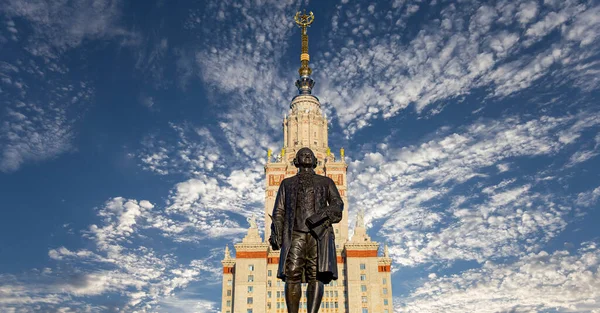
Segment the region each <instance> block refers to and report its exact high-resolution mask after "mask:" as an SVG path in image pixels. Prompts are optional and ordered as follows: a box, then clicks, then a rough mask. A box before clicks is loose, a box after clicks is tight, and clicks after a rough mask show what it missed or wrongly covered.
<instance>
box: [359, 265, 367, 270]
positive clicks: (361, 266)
mask: <svg viewBox="0 0 600 313" xmlns="http://www.w3.org/2000/svg"><path fill="white" fill-rule="evenodd" d="M360 269H361V270H363V271H364V270H365V269H367V265H366V264H365V263H360Z"/></svg>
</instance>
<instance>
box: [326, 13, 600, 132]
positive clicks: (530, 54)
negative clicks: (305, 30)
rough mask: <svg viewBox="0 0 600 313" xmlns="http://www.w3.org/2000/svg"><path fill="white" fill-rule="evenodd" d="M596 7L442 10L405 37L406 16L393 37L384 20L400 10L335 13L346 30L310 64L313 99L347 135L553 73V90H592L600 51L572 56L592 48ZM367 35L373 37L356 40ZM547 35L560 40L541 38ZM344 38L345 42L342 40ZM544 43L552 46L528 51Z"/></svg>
mask: <svg viewBox="0 0 600 313" xmlns="http://www.w3.org/2000/svg"><path fill="white" fill-rule="evenodd" d="M401 2H402V3H401V4H400V6H402V5H403V4H404V1H401ZM550 7H551V8H550ZM598 9H599V7H598V6H592V5H591V4H589V5H586V4H578V3H573V2H569V1H565V2H561V3H557V4H556V5H554V4H551V3H544V5H543V6H542V5H541V4H537V3H536V2H533V1H516V2H515V1H511V2H507V1H498V2H497V3H496V5H495V6H490V5H485V4H482V3H479V2H464V3H459V4H458V3H452V4H446V5H443V8H442V11H441V16H440V18H439V19H436V20H428V21H427V22H426V23H427V24H426V25H425V24H424V25H420V26H422V28H421V30H420V31H419V32H417V33H416V35H415V36H414V37H410V38H406V35H404V33H406V29H405V27H406V23H405V19H406V18H407V17H404V16H403V17H402V18H400V20H399V23H397V26H398V28H397V29H396V28H394V27H392V28H390V25H389V23H386V22H385V21H386V19H387V17H388V16H398V15H400V14H399V13H398V12H395V11H393V10H390V11H388V12H385V11H384V10H382V11H381V12H379V11H376V12H375V13H368V10H367V9H366V8H363V6H362V5H360V4H356V5H354V6H352V5H347V6H342V7H340V8H339V10H340V12H338V14H336V17H334V19H335V24H343V25H345V29H346V30H345V29H343V28H340V30H339V31H334V32H333V33H332V35H331V37H330V41H329V49H328V50H327V52H326V53H324V54H323V56H319V57H318V58H316V59H317V60H318V61H317V62H318V71H317V72H316V75H317V82H318V84H317V93H318V94H319V95H320V98H321V100H323V102H324V103H327V104H331V105H333V106H334V107H335V109H336V113H337V114H338V118H339V122H340V124H341V125H342V128H344V129H345V132H346V135H347V136H351V135H352V134H353V133H354V132H356V131H357V130H359V129H361V128H363V127H366V126H368V125H370V124H371V122H370V121H372V120H374V119H376V118H380V117H383V118H389V117H392V116H395V115H397V114H398V113H399V112H400V111H401V110H403V109H404V108H406V107H407V106H409V105H410V104H414V105H415V108H416V110H417V111H418V112H422V111H424V110H425V111H426V112H429V113H437V112H439V110H440V108H436V107H433V105H436V104H437V105H443V104H442V103H441V101H448V99H452V98H455V97H457V96H461V95H465V94H468V93H470V92H471V90H474V89H476V88H479V87H489V88H488V90H490V96H491V97H497V98H503V97H506V96H509V95H512V94H514V93H516V92H519V91H521V90H524V89H526V88H529V87H530V86H532V85H533V84H534V83H535V82H537V81H538V80H539V79H540V78H542V77H545V76H548V75H553V76H555V77H557V78H561V79H557V80H555V83H556V84H565V85H572V86H576V87H579V88H581V89H585V90H592V89H593V88H595V87H597V86H598V85H597V82H598V81H599V80H598V79H597V78H595V76H597V75H594V74H597V66H596V65H597V64H594V63H593V61H592V60H594V59H593V57H594V56H597V55H598V52H597V51H599V50H598V49H593V51H590V50H587V49H586V50H581V49H576V48H577V47H578V46H579V45H583V44H585V45H592V46H594V47H598V46H599V44H600V43H599V42H598V40H597V35H596V34H597V33H599V32H596V31H595V30H597V28H598V24H599V22H598V19H597V18H596V16H597V14H595V13H596V11H597V10H598ZM367 15H368V17H367ZM467 21H468V24H467ZM365 29H367V30H369V32H370V34H369V35H368V36H361V30H365ZM554 29H559V30H560V36H558V37H557V38H553V39H548V38H547V35H548V34H549V33H550V32H551V31H553V30H554ZM349 30H352V31H349ZM354 30H357V31H356V32H355V31H354ZM408 33H410V32H408ZM584 34H587V35H584ZM350 36H352V37H350ZM347 37H350V38H352V39H349V40H346V41H345V42H341V40H340V38H347ZM542 40H548V41H549V42H548V43H545V44H540V45H538V46H537V47H536V48H531V46H532V45H533V44H534V43H539V42H541V41H542ZM553 68H555V70H551V69H553ZM565 76H567V77H569V78H570V79H568V80H564V79H562V78H564V77H565Z"/></svg>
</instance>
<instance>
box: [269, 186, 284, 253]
mask: <svg viewBox="0 0 600 313" xmlns="http://www.w3.org/2000/svg"><path fill="white" fill-rule="evenodd" d="M272 218H273V221H272V222H273V223H272V224H271V238H269V242H270V243H271V246H272V247H273V250H279V249H280V248H281V244H282V241H283V221H284V219H285V188H284V187H283V183H282V184H281V185H279V190H278V191H277V197H276V198H275V205H274V206H273V214H272Z"/></svg>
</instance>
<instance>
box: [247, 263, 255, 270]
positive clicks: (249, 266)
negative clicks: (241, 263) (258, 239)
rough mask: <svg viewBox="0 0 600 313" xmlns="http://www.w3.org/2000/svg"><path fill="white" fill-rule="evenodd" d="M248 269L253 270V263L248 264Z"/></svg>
mask: <svg viewBox="0 0 600 313" xmlns="http://www.w3.org/2000/svg"><path fill="white" fill-rule="evenodd" d="M248 270H249V271H250V272H252V271H254V265H253V264H250V265H248Z"/></svg>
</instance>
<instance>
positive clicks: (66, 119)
mask: <svg viewBox="0 0 600 313" xmlns="http://www.w3.org/2000/svg"><path fill="white" fill-rule="evenodd" d="M22 67H23V68H21V70H32V69H33V68H32V67H31V64H26V65H23V66H22ZM13 75H15V76H16V75H17V74H13ZM13 75H11V76H13ZM17 79H18V78H17ZM41 79H43V75H42V77H40V81H39V83H40V84H43V87H42V89H43V88H45V87H48V88H51V90H52V92H51V93H48V95H47V97H46V99H44V100H40V99H37V97H30V96H29V94H30V90H31V89H33V90H34V91H31V93H32V94H35V93H37V92H38V91H39V90H37V88H39V87H37V86H36V87H29V86H24V87H22V88H17V89H15V88H12V89H10V90H8V92H7V93H5V95H6V96H7V97H9V98H10V96H11V95H12V96H14V98H13V99H11V100H8V99H6V100H5V101H7V102H8V103H7V106H5V107H4V110H2V111H0V118H2V123H1V124H0V171H3V172H13V171H16V170H18V169H19V168H20V167H21V166H22V165H23V164H24V163H26V162H39V161H43V160H46V159H51V158H54V157H56V156H58V155H60V154H62V153H65V152H68V151H71V150H72V149H73V147H72V145H71V142H72V139H73V137H74V133H73V125H74V123H75V122H76V121H77V118H76V117H73V116H72V114H73V111H74V110H75V109H78V108H79V106H80V105H85V104H87V101H89V100H90V98H91V96H92V94H93V90H92V89H91V88H90V87H89V86H87V84H85V83H79V84H67V85H59V86H52V84H50V85H48V84H47V82H43V81H41Z"/></svg>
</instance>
